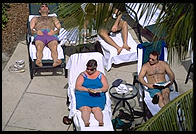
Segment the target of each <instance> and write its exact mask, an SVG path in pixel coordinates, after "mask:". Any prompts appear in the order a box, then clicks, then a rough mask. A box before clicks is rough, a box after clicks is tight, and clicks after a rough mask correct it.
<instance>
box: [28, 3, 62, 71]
mask: <svg viewBox="0 0 196 134" xmlns="http://www.w3.org/2000/svg"><path fill="white" fill-rule="evenodd" d="M39 13H40V14H41V16H40V17H34V18H32V20H31V22H30V28H31V33H32V34H33V35H34V37H35V39H34V41H35V45H36V49H37V53H36V56H37V60H36V65H37V66H39V67H42V66H43V64H42V57H43V49H44V47H45V46H47V47H48V48H49V49H50V50H51V56H52V58H53V61H54V62H53V67H56V66H58V65H60V64H61V63H62V61H61V60H60V59H58V52H57V45H58V37H57V34H58V33H59V31H60V28H61V24H60V22H59V20H58V19H57V18H56V17H50V16H48V13H49V8H48V5H47V4H41V6H40V9H39Z"/></svg>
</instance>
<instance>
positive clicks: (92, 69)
mask: <svg viewBox="0 0 196 134" xmlns="http://www.w3.org/2000/svg"><path fill="white" fill-rule="evenodd" d="M86 70H90V71H94V70H95V68H91V69H89V68H86Z"/></svg>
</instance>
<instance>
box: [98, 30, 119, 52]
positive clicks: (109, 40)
mask: <svg viewBox="0 0 196 134" xmlns="http://www.w3.org/2000/svg"><path fill="white" fill-rule="evenodd" d="M99 35H100V36H101V38H103V40H105V42H107V43H108V44H110V45H111V46H113V47H115V48H116V49H117V54H118V55H119V54H120V52H121V51H122V49H123V48H122V47H119V46H118V45H117V44H116V43H115V42H114V41H113V40H112V38H110V36H109V35H108V31H107V30H104V29H100V30H99Z"/></svg>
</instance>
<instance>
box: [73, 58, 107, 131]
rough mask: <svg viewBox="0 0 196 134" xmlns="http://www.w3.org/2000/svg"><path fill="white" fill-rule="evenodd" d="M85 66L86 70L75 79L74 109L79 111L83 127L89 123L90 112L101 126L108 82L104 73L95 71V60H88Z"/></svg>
mask: <svg viewBox="0 0 196 134" xmlns="http://www.w3.org/2000/svg"><path fill="white" fill-rule="evenodd" d="M86 66H87V68H86V71H84V72H82V73H81V74H80V75H79V76H78V78H77V80H76V90H75V95H76V109H79V110H80V111H81V116H82V120H83V121H84V124H85V127H88V126H89V125H90V123H89V120H90V113H91V112H92V113H93V114H94V116H95V119H96V120H97V121H98V122H99V126H103V125H104V122H103V113H102V110H103V109H104V106H105V104H106V96H105V92H106V91H107V90H108V82H107V79H106V77H105V76H104V74H103V73H102V72H100V71H97V69H96V68H97V61H96V60H94V59H92V60H89V61H88V62H87V64H86Z"/></svg>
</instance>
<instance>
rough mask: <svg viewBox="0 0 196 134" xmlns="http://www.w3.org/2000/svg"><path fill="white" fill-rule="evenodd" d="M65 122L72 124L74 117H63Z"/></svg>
mask: <svg viewBox="0 0 196 134" xmlns="http://www.w3.org/2000/svg"><path fill="white" fill-rule="evenodd" d="M63 123H64V124H65V125H71V124H72V119H69V118H68V116H64V117H63Z"/></svg>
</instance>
